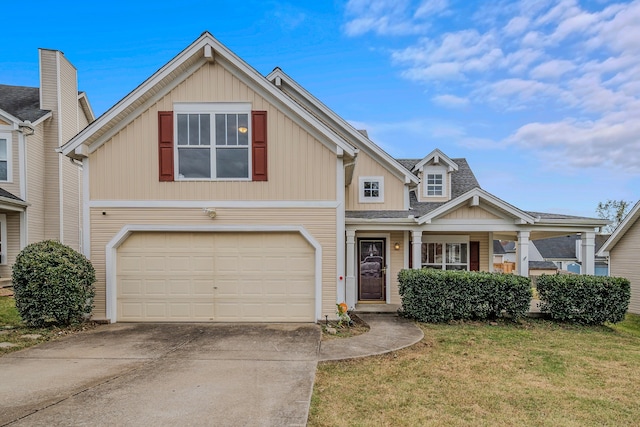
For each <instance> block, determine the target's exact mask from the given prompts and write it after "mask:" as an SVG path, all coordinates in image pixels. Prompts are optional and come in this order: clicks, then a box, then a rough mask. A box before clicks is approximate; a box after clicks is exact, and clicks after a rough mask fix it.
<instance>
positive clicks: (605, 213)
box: [596, 200, 633, 233]
mask: <svg viewBox="0 0 640 427" xmlns="http://www.w3.org/2000/svg"><path fill="white" fill-rule="evenodd" d="M632 207H633V202H628V201H626V200H607V201H606V202H604V203H603V202H599V203H598V207H597V208H596V213H597V214H598V217H599V218H602V219H608V220H609V221H612V222H611V224H610V225H607V226H605V227H603V228H602V232H603V233H612V232H613V230H615V229H616V227H617V226H618V224H620V223H621V222H622V220H623V219H624V217H625V216H627V214H628V213H629V210H631V208H632Z"/></svg>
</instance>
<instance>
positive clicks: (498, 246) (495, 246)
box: [493, 240, 507, 255]
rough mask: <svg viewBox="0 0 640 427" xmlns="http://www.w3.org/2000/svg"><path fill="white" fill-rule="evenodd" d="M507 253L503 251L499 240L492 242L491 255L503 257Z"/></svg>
mask: <svg viewBox="0 0 640 427" xmlns="http://www.w3.org/2000/svg"><path fill="white" fill-rule="evenodd" d="M506 253H507V252H506V251H505V250H504V246H502V243H500V240H494V241H493V254H494V255H504V254H506Z"/></svg>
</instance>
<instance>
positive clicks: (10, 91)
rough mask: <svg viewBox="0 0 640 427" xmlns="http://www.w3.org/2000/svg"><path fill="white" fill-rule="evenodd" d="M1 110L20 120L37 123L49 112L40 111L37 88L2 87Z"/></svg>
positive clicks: (0, 92)
mask: <svg viewBox="0 0 640 427" xmlns="http://www.w3.org/2000/svg"><path fill="white" fill-rule="evenodd" d="M0 109H1V110H4V111H6V112H7V113H9V114H11V115H12V116H15V117H17V118H18V119H20V120H29V121H31V122H35V121H36V120H38V119H39V118H41V117H42V116H44V115H45V114H47V113H48V112H49V111H48V110H41V109H40V90H39V89H38V88H37V87H26V86H9V85H0Z"/></svg>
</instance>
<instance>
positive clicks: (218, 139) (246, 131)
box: [175, 103, 251, 180]
mask: <svg viewBox="0 0 640 427" xmlns="http://www.w3.org/2000/svg"><path fill="white" fill-rule="evenodd" d="M175 111H176V115H175V117H176V126H175V128H176V141H177V144H176V145H175V150H176V164H177V169H178V179H181V180H207V179H216V180H218V179H220V180H224V179H234V180H238V179H241V180H242V179H249V178H250V175H249V171H250V170H251V150H250V148H251V147H250V145H251V144H250V142H249V141H251V126H250V121H249V115H250V113H251V111H250V105H249V104H244V103H242V104H228V103H221V104H218V103H215V104H179V105H176V108H175Z"/></svg>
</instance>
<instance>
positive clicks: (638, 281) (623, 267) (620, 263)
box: [598, 202, 640, 314]
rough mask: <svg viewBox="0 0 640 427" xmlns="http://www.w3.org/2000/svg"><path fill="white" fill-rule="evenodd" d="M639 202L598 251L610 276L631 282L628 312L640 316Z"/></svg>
mask: <svg viewBox="0 0 640 427" xmlns="http://www.w3.org/2000/svg"><path fill="white" fill-rule="evenodd" d="M638 218H640V202H638V203H636V205H635V206H634V207H633V208H632V209H631V211H630V212H629V213H628V214H627V216H626V217H625V218H624V219H623V220H622V222H621V223H620V224H619V225H618V227H616V229H615V230H614V231H613V233H611V236H609V238H608V239H607V241H606V242H604V244H603V245H602V247H601V248H600V250H599V251H598V256H602V257H608V259H609V273H610V275H611V276H617V277H626V278H627V279H629V281H630V282H631V302H630V303H629V312H631V313H635V314H640V263H639V262H638V254H640V221H638Z"/></svg>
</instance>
